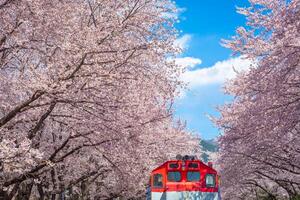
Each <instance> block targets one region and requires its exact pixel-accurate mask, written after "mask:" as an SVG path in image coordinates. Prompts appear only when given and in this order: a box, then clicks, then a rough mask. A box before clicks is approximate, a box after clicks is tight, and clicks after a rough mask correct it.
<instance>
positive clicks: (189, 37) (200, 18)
mask: <svg viewBox="0 0 300 200" xmlns="http://www.w3.org/2000/svg"><path fill="white" fill-rule="evenodd" d="M175 2H176V4H177V6H178V7H179V8H180V10H181V13H180V15H179V20H180V22H179V23H178V24H177V28H178V29H179V30H181V31H182V32H181V35H180V37H179V39H178V42H177V43H178V44H177V45H179V46H181V47H183V48H184V49H185V50H184V53H183V54H182V55H181V56H180V58H178V60H177V63H178V64H179V65H183V66H187V67H188V70H187V72H186V73H185V74H184V75H183V77H182V80H184V81H185V82H186V83H189V89H188V90H187V91H184V92H183V95H182V96H181V97H180V98H178V99H177V100H176V103H175V116H176V118H180V119H181V120H186V122H187V128H188V130H190V131H192V132H194V133H198V134H200V135H201V137H202V138H204V139H212V138H215V137H216V136H218V135H219V134H220V133H219V132H220V131H219V130H218V129H217V128H216V127H215V126H214V125H213V123H212V122H211V121H210V120H209V119H208V117H207V116H208V115H212V116H218V112H217V110H216V107H217V106H219V105H222V104H224V103H226V102H230V100H231V99H232V97H230V96H226V95H224V93H223V90H222V87H223V84H224V82H225V81H226V80H228V79H230V78H233V77H234V76H235V74H236V73H235V72H234V71H233V68H234V69H237V70H238V71H241V70H246V69H248V68H249V66H250V64H251V62H250V61H248V60H244V59H241V58H240V57H231V51H230V50H228V49H225V48H224V47H222V46H221V45H220V42H221V39H229V38H230V37H231V36H233V35H234V33H235V29H236V28H237V27H239V26H242V25H244V24H245V18H244V17H243V16H242V15H240V14H238V13H236V6H238V7H245V6H247V5H248V2H247V1H246V0H206V1H204V0H176V1H175Z"/></svg>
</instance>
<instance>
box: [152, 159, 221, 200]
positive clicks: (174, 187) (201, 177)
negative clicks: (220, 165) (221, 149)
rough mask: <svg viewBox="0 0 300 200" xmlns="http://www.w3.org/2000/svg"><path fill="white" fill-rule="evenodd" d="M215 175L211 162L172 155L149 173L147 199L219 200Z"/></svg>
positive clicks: (216, 174) (217, 181) (217, 179)
mask: <svg viewBox="0 0 300 200" xmlns="http://www.w3.org/2000/svg"><path fill="white" fill-rule="evenodd" d="M219 191H220V190H219V176H218V173H217V171H216V170H215V169H213V167H212V163H208V165H206V164H204V163H203V162H201V161H200V160H197V159H196V158H195V157H194V156H184V157H182V156H176V160H171V161H167V162H165V163H164V164H162V165H161V166H159V167H157V168H156V169H154V170H153V171H152V172H151V176H150V183H149V187H148V188H147V194H146V195H147V200H220V199H221V196H220V192H219Z"/></svg>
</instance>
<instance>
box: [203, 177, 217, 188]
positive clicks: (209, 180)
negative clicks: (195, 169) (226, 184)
mask: <svg viewBox="0 0 300 200" xmlns="http://www.w3.org/2000/svg"><path fill="white" fill-rule="evenodd" d="M205 184H206V187H216V176H215V175H214V174H206V178H205Z"/></svg>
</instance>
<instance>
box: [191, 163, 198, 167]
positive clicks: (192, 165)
mask: <svg viewBox="0 0 300 200" xmlns="http://www.w3.org/2000/svg"><path fill="white" fill-rule="evenodd" d="M198 167H199V166H198V163H189V165H188V168H198Z"/></svg>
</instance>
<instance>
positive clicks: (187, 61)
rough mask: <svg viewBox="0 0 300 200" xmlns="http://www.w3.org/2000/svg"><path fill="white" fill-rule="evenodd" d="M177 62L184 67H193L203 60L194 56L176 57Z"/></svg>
mask: <svg viewBox="0 0 300 200" xmlns="http://www.w3.org/2000/svg"><path fill="white" fill-rule="evenodd" d="M175 63H176V64H177V65H179V66H180V67H182V68H184V69H192V68H194V67H195V66H197V65H200V64H201V63H202V60H200V59H199V58H193V57H183V58H175Z"/></svg>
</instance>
